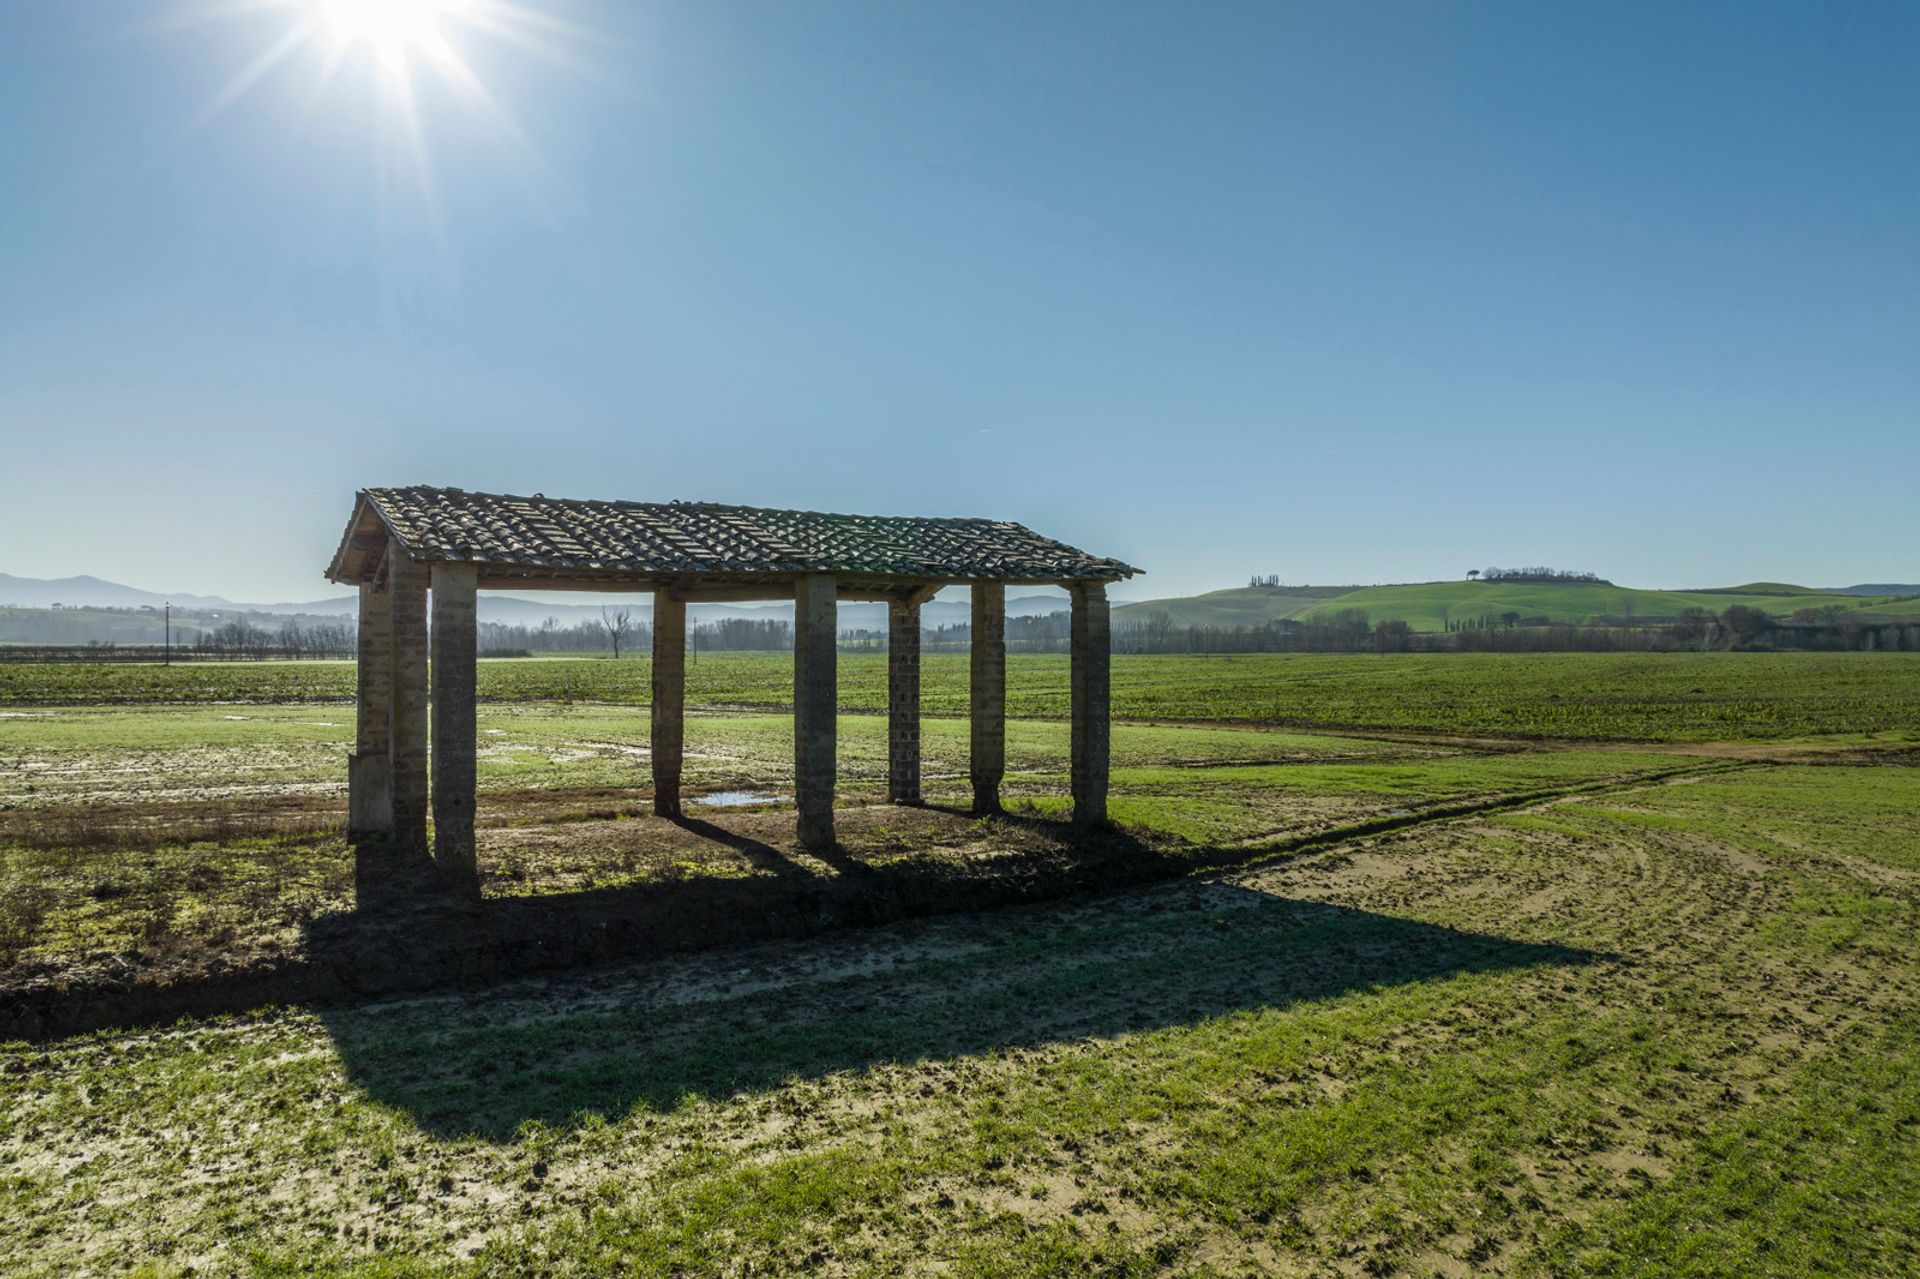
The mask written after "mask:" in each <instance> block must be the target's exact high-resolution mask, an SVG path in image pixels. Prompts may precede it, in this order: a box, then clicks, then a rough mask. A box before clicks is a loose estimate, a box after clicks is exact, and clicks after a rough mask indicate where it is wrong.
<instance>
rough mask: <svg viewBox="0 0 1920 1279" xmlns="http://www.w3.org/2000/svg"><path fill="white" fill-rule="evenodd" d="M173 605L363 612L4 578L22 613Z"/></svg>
mask: <svg viewBox="0 0 1920 1279" xmlns="http://www.w3.org/2000/svg"><path fill="white" fill-rule="evenodd" d="M167 603H171V604H172V605H173V606H174V607H175V608H186V609H206V610H215V609H220V610H226V611H229V612H235V613H279V614H283V615H292V614H296V613H298V614H302V615H305V616H309V617H337V616H339V615H341V614H343V613H352V612H355V611H357V610H358V608H359V600H358V597H357V596H353V595H338V596H334V597H333V598H331V599H321V600H305V601H301V602H292V603H283V604H240V603H235V602H234V601H233V600H230V599H223V598H222V597H220V596H218V595H190V594H187V593H185V592H182V593H180V594H177V595H169V594H166V593H165V592H162V591H146V590H141V589H140V588H139V587H137V586H122V585H121V584H120V583H118V582H108V581H105V580H103V579H101V578H98V577H86V576H82V577H55V578H45V577H14V576H11V575H10V574H7V573H0V606H5V605H9V604H11V605H14V606H15V607H18V608H51V607H52V606H53V605H55V604H58V605H60V606H62V607H63V608H141V607H143V606H148V605H150V606H152V607H154V608H159V607H160V606H161V605H162V604H167Z"/></svg>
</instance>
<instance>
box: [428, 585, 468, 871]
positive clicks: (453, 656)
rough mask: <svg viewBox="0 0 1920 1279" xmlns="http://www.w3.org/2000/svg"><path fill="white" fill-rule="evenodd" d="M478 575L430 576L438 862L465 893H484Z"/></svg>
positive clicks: (434, 854) (437, 865) (434, 810)
mask: <svg viewBox="0 0 1920 1279" xmlns="http://www.w3.org/2000/svg"><path fill="white" fill-rule="evenodd" d="M477 580H478V570H477V569H475V568H474V566H473V565H471V564H438V565H435V566H434V570H433V862H434V865H435V866H436V867H438V868H439V870H440V873H441V874H442V875H443V876H445V877H446V879H447V882H448V883H450V884H452V885H454V886H455V887H456V888H458V889H460V890H461V891H463V892H469V893H478V892H479V891H480V863H479V861H478V859H477V858H476V856H475V854H474V845H473V808H474V788H475V785H476V777H475V772H476V761H477V756H478V738H477V736H476V732H477V730H476V728H475V725H474V697H475V693H476V691H477V690H476V676H477V672H476V669H475V658H476V657H477V656H478V651H477V646H478V639H479V636H478V632H477V630H476V628H475V619H474V596H475V591H476V585H475V584H476V582H477Z"/></svg>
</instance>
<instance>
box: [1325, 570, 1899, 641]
mask: <svg viewBox="0 0 1920 1279" xmlns="http://www.w3.org/2000/svg"><path fill="white" fill-rule="evenodd" d="M1754 585H1755V586H1756V587H1759V588H1761V590H1760V593H1743V592H1741V591H1740V590H1739V589H1738V588H1734V589H1732V590H1724V591H1722V590H1713V591H1643V590H1636V589H1633V588H1630V587H1621V586H1593V585H1587V584H1584V583H1576V582H1569V583H1564V584H1556V583H1544V582H1543V583H1506V582H1467V581H1459V582H1420V583H1414V584H1410V585H1405V586H1366V587H1362V588H1361V589H1359V590H1357V591H1350V592H1348V593H1347V594H1345V595H1340V596H1336V597H1335V598H1333V599H1329V600H1321V601H1319V602H1318V603H1316V604H1315V605H1313V606H1312V607H1311V608H1308V609H1306V610H1304V611H1303V612H1302V613H1300V614H1299V616H1303V617H1313V616H1322V615H1325V614H1327V613H1332V612H1336V611H1338V610H1340V609H1343V608H1358V609H1364V610H1365V611H1366V612H1367V614H1368V616H1370V617H1372V618H1373V619H1374V620H1375V621H1382V620H1384V619H1387V618H1399V619H1401V620H1403V621H1405V622H1406V623H1407V624H1408V625H1410V626H1412V627H1413V629H1415V630H1416V631H1441V630H1445V629H1446V626H1447V623H1448V622H1449V621H1454V622H1462V621H1475V620H1478V619H1479V618H1480V617H1482V616H1485V615H1491V616H1494V617H1498V616H1499V615H1500V614H1502V613H1507V612H1514V613H1519V614H1521V615H1522V616H1524V617H1546V618H1549V619H1550V620H1552V621H1555V622H1585V621H1586V620H1587V619H1589V618H1592V617H1613V618H1618V617H1624V616H1628V615H1631V616H1633V617H1636V618H1642V619H1647V620H1667V619H1671V618H1674V617H1677V616H1679V614H1680V613H1681V611H1682V610H1684V609H1689V608H1704V609H1706V610H1708V611H1709V612H1712V613H1722V612H1725V611H1726V610H1727V609H1729V608H1731V607H1733V606H1734V605H1735V604H1742V605H1745V606H1746V607H1748V608H1756V609H1759V610H1760V611H1761V612H1763V613H1771V614H1773V615H1774V616H1777V617H1785V616H1786V615H1788V614H1790V613H1792V612H1794V611H1795V610H1796V609H1802V608H1821V607H1824V606H1826V605H1828V604H1840V605H1842V606H1844V607H1846V608H1848V609H1852V610H1858V611H1871V612H1874V613H1876V614H1878V615H1885V616H1895V617H1920V601H1912V600H1909V601H1905V602H1904V603H1901V602H1896V601H1893V600H1891V599H1883V598H1881V597H1879V596H1858V595H1829V594H1827V593H1825V592H1822V591H1809V590H1806V589H1804V588H1797V587H1785V586H1781V585H1779V584H1777V583H1755V584H1754Z"/></svg>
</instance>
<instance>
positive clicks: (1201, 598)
mask: <svg viewBox="0 0 1920 1279" xmlns="http://www.w3.org/2000/svg"><path fill="white" fill-rule="evenodd" d="M1353 589H1354V588H1353V587H1351V586H1236V587H1232V588H1230V589H1228V590H1224V591H1208V592H1207V593H1206V594H1205V595H1188V596H1180V597H1176V598H1171V599H1158V600H1141V601H1139V602H1138V603H1134V604H1116V605H1115V606H1114V609H1113V621H1114V624H1115V625H1117V626H1137V625H1139V624H1141V623H1143V622H1145V621H1146V620H1147V619H1148V618H1149V617H1151V616H1153V615H1154V614H1155V613H1166V614H1167V615H1168V616H1169V617H1171V618H1172V619H1173V624H1174V625H1175V626H1255V625H1258V624H1259V623H1261V622H1275V621H1281V620H1283V619H1286V618H1290V617H1300V616H1302V615H1304V614H1306V613H1307V612H1308V611H1310V610H1312V609H1313V608H1315V607H1316V606H1318V605H1320V604H1323V603H1325V602H1326V601H1328V600H1331V599H1336V598H1338V597H1340V596H1343V595H1347V594H1349V593H1351V592H1352V591H1353Z"/></svg>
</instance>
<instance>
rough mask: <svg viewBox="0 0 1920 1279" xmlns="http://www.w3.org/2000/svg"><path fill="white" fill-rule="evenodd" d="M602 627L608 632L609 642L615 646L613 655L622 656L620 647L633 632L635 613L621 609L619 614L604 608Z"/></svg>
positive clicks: (602, 609)
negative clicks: (629, 633)
mask: <svg viewBox="0 0 1920 1279" xmlns="http://www.w3.org/2000/svg"><path fill="white" fill-rule="evenodd" d="M600 625H601V627H602V628H603V629H604V630H605V631H606V632H607V641H608V643H610V644H612V645H613V655H614V656H615V657H619V656H620V645H621V644H623V643H625V642H626V638H627V634H628V632H630V631H632V630H633V611H632V610H631V609H625V608H623V609H620V610H618V611H617V612H616V611H615V610H613V609H610V608H605V607H602V608H601V610H600Z"/></svg>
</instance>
